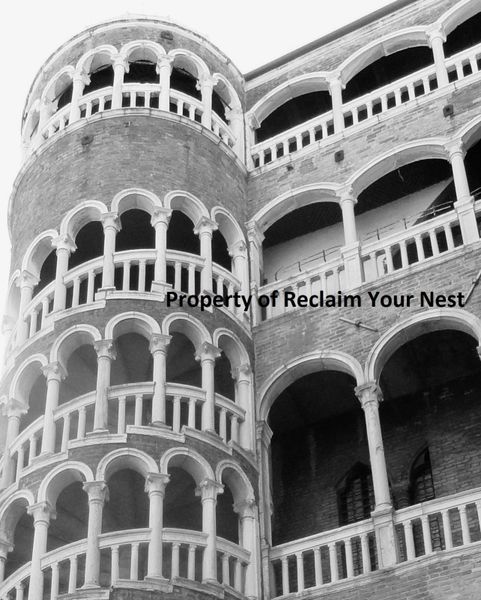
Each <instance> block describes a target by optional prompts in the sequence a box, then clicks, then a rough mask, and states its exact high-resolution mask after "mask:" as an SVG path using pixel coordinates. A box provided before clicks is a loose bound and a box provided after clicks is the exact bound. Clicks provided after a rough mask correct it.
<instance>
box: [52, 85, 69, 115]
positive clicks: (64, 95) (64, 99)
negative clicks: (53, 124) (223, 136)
mask: <svg viewBox="0 0 481 600" xmlns="http://www.w3.org/2000/svg"><path fill="white" fill-rule="evenodd" d="M72 92H73V83H72V81H70V82H69V83H68V84H66V85H65V87H63V88H62V90H61V91H60V92H59V93H58V95H57V96H55V97H54V98H53V100H52V102H53V103H55V102H57V108H56V110H60V109H61V108H63V107H64V106H67V104H70V102H72Z"/></svg>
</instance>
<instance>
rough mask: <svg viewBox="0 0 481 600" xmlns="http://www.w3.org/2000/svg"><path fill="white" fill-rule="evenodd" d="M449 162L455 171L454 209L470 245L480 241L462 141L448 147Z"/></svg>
mask: <svg viewBox="0 0 481 600" xmlns="http://www.w3.org/2000/svg"><path fill="white" fill-rule="evenodd" d="M446 151H447V152H448V155H449V162H450V163H451V167H452V169H453V178H454V187H455V189H456V202H455V203H454V209H455V210H456V213H457V215H458V218H459V226H460V227H461V233H462V236H463V242H464V243H465V244H470V243H471V242H475V241H477V240H478V239H479V233H478V225H477V223H476V213H475V211H474V197H473V196H472V195H471V192H470V190H469V182H468V177H467V175H466V167H465V165H464V154H465V152H464V147H463V143H462V141H460V140H456V141H454V142H451V143H450V144H447V145H446Z"/></svg>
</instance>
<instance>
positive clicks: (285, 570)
mask: <svg viewBox="0 0 481 600" xmlns="http://www.w3.org/2000/svg"><path fill="white" fill-rule="evenodd" d="M281 566H282V595H283V596H285V595H286V594H288V593H289V563H288V562H287V556H283V557H282V558H281Z"/></svg>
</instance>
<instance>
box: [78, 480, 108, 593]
mask: <svg viewBox="0 0 481 600" xmlns="http://www.w3.org/2000/svg"><path fill="white" fill-rule="evenodd" d="M83 489H84V490H85V491H86V492H87V494H88V501H89V520H88V526H87V552H86V555H85V582H84V585H83V587H84V588H96V587H99V578H100V548H99V535H100V534H101V533H102V512H103V508H104V503H105V501H106V500H108V487H107V484H106V483H105V481H86V482H85V483H84V484H83Z"/></svg>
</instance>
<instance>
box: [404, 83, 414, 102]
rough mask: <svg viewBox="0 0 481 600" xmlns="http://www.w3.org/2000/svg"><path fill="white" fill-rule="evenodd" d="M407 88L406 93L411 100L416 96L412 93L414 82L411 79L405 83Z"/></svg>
mask: <svg viewBox="0 0 481 600" xmlns="http://www.w3.org/2000/svg"><path fill="white" fill-rule="evenodd" d="M406 87H407V90H408V95H409V100H412V99H413V98H415V97H416V95H415V93H414V82H413V81H411V82H410V83H408V84H407V86H406Z"/></svg>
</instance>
